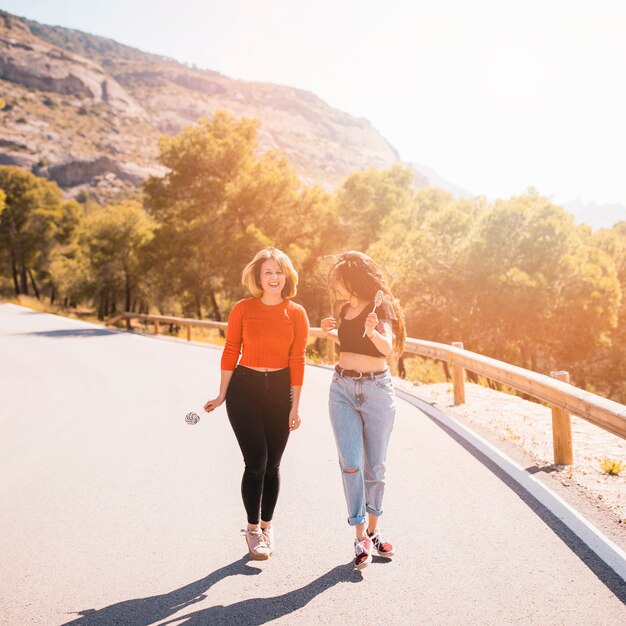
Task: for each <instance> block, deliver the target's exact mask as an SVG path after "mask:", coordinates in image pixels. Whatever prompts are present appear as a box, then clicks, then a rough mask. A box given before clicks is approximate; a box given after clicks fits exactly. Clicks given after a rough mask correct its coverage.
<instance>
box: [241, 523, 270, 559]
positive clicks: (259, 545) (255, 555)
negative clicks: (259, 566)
mask: <svg viewBox="0 0 626 626" xmlns="http://www.w3.org/2000/svg"><path fill="white" fill-rule="evenodd" d="M242 532H243V534H244V536H245V538H246V544H247V545H248V554H249V555H250V558H251V559H252V560H253V561H266V560H267V559H269V558H270V555H271V554H272V553H271V551H270V549H269V548H268V547H267V543H265V537H264V536H263V533H262V532H261V529H260V528H257V529H255V530H244V531H242Z"/></svg>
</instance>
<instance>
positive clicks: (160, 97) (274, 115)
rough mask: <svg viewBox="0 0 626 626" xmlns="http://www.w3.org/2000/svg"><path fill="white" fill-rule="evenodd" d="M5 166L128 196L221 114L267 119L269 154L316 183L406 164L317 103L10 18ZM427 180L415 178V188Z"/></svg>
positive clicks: (4, 49)
mask: <svg viewBox="0 0 626 626" xmlns="http://www.w3.org/2000/svg"><path fill="white" fill-rule="evenodd" d="M0 89H1V94H2V96H1V97H2V98H3V99H4V100H5V101H6V102H7V106H5V107H4V109H2V111H1V113H0V115H1V116H2V124H3V131H4V132H3V135H4V138H3V140H2V141H0V163H5V164H17V165H21V166H22V167H29V168H31V169H32V170H33V171H34V172H35V173H38V174H39V175H44V176H47V177H49V178H52V179H53V180H56V181H57V182H58V183H59V184H60V185H61V186H63V187H64V188H65V189H66V191H67V192H69V193H70V194H73V195H76V194H77V193H78V192H79V191H80V190H81V189H85V188H88V189H89V190H91V191H92V192H94V193H95V194H96V195H98V194H100V195H103V196H110V195H115V193H120V194H121V193H124V192H128V191H129V190H132V188H133V187H136V186H137V185H138V184H139V183H140V181H141V180H143V179H145V178H146V177H147V176H148V175H150V174H158V173H160V172H163V171H164V170H163V168H162V167H161V166H160V164H159V163H158V149H157V140H158V137H159V136H160V135H163V134H166V135H173V134H176V133H177V132H179V131H180V130H181V128H182V127H183V126H185V125H188V124H193V123H195V122H196V121H197V120H198V119H199V118H203V117H205V118H210V117H212V114H213V113H214V111H215V110H216V109H225V110H227V111H228V112H229V113H230V114H231V115H234V116H235V117H242V116H245V117H255V118H259V119H260V120H261V122H262V125H261V127H260V129H259V141H260V145H261V148H262V149H263V150H266V149H268V148H277V149H280V150H283V151H285V152H286V153H287V155H288V157H289V159H290V161H291V162H292V164H293V165H294V167H295V169H296V171H297V173H298V174H299V176H300V177H301V179H302V180H303V182H305V183H307V184H315V183H316V184H321V185H323V186H325V187H328V188H330V187H334V186H336V185H337V184H339V183H340V182H341V181H342V180H343V179H344V178H345V177H346V176H347V175H348V174H349V173H351V172H353V171H356V170H362V169H366V168H368V167H376V168H385V167H390V166H391V165H394V164H396V163H399V162H400V158H399V155H398V153H397V151H396V150H395V148H393V146H391V144H390V143H389V142H388V141H387V140H386V139H385V138H384V137H382V135H381V134H380V133H379V132H378V131H377V130H376V129H375V128H374V127H373V126H372V125H371V123H370V122H369V121H368V120H366V119H364V118H357V117H354V116H351V115H350V114H348V113H345V112H343V111H339V110H337V109H334V108H333V107H331V106H330V105H328V104H327V103H326V102H324V101H323V100H322V99H321V98H320V97H319V96H317V95H316V94H314V93H311V92H308V91H305V90H302V89H297V88H294V87H289V86H283V85H273V84H271V83H261V82H248V81H243V80H238V79H232V78H229V77H227V76H225V75H223V74H220V73H219V72H216V71H213V70H204V69H202V70H201V69H198V68H195V67H190V66H188V65H186V64H183V63H180V62H179V61H176V60H175V59H170V58H169V57H163V56H160V55H155V54H153V53H150V52H143V51H141V50H138V49H136V48H132V47H130V46H127V45H125V44H121V43H118V42H116V41H113V40H111V39H107V38H106V37H101V36H99V35H91V34H88V33H83V32H82V31H78V30H74V29H66V28H63V27H60V26H48V25H45V24H39V23H38V22H35V21H33V20H28V19H25V18H19V17H16V16H14V15H12V14H10V13H7V12H6V11H0ZM427 184H428V181H427V179H426V178H425V177H423V176H421V175H420V174H419V173H418V172H416V186H418V187H421V186H426V185H427Z"/></svg>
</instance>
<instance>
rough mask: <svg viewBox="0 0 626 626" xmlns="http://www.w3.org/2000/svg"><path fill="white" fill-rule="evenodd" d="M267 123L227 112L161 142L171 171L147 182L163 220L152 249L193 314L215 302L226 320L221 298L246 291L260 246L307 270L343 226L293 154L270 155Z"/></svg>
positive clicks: (150, 203)
mask: <svg viewBox="0 0 626 626" xmlns="http://www.w3.org/2000/svg"><path fill="white" fill-rule="evenodd" d="M257 128H258V122H257V121H256V120H250V119H245V118H243V119H240V120H237V119H235V118H233V117H231V116H230V115H228V114H227V113H225V112H223V111H218V112H216V114H215V116H214V118H213V119H212V120H211V121H208V120H200V121H199V123H198V124H197V125H194V126H189V127H186V128H185V129H183V131H182V132H181V133H180V134H179V135H177V136H176V137H171V138H170V137H167V138H163V139H162V140H161V161H162V163H163V164H164V165H165V166H166V167H167V168H168V170H169V172H168V173H167V174H166V175H165V176H164V177H162V178H155V177H153V178H151V179H149V180H148V181H147V182H146V185H145V191H146V197H147V200H146V205H147V208H148V210H149V212H150V214H151V215H152V216H154V218H155V220H156V221H157V222H158V224H159V230H158V232H157V235H156V238H155V240H154V242H153V246H152V253H153V258H154V265H155V266H158V268H159V272H160V284H161V285H167V286H168V290H169V292H170V293H176V294H177V295H178V297H179V298H180V300H181V302H182V305H183V309H184V311H186V312H187V314H189V313H191V312H193V313H194V314H195V315H197V316H198V317H202V316H203V307H206V306H208V307H209V308H210V309H211V310H212V315H213V317H214V318H215V319H218V320H219V319H221V318H222V315H221V310H220V308H221V307H220V303H219V301H218V300H219V298H220V297H221V296H222V295H223V296H224V297H225V298H227V299H233V298H236V297H241V296H242V295H244V292H243V289H242V287H241V285H240V274H241V270H242V267H243V264H244V263H245V262H247V261H248V260H249V259H250V258H251V257H252V255H253V254H254V253H255V252H256V251H257V250H258V249H259V248H260V247H263V246H267V245H276V246H278V247H281V248H282V249H283V250H284V251H285V252H287V254H289V255H290V256H291V257H292V258H293V260H294V262H295V263H296V264H297V265H298V266H299V267H302V263H303V262H304V261H305V260H306V259H308V258H309V257H310V256H311V254H312V253H313V252H314V253H319V251H320V248H321V247H323V246H322V245H321V243H322V242H324V239H322V238H321V235H323V233H329V234H330V233H332V232H336V228H335V229H333V224H332V219H333V215H334V213H333V210H332V204H331V203H330V199H329V197H328V195H327V194H326V193H325V192H323V191H322V190H321V189H317V188H307V187H305V186H304V185H302V183H301V182H300V181H299V179H298V178H297V176H296V175H295V173H294V171H293V170H292V168H291V166H290V165H289V162H288V161H287V159H286V158H285V156H284V155H283V154H281V153H279V152H277V151H267V152H265V153H263V154H260V152H259V148H258V141H257ZM162 295H163V287H161V296H162Z"/></svg>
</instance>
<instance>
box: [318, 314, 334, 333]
mask: <svg viewBox="0 0 626 626" xmlns="http://www.w3.org/2000/svg"><path fill="white" fill-rule="evenodd" d="M320 327H321V329H322V332H323V333H326V334H328V333H329V332H330V331H332V330H334V329H335V328H337V320H336V319H335V318H334V317H325V318H324V319H323V320H322V321H321V324H320Z"/></svg>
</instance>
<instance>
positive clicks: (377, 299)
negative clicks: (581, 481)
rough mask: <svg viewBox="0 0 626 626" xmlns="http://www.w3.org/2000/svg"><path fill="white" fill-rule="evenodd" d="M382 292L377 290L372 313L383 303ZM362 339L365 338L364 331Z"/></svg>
mask: <svg viewBox="0 0 626 626" xmlns="http://www.w3.org/2000/svg"><path fill="white" fill-rule="evenodd" d="M383 295H384V294H383V292H382V290H381V289H379V290H378V291H377V292H376V295H375V296H374V306H373V307H372V311H371V312H372V313H373V312H374V311H375V310H376V309H377V308H378V307H379V306H380V305H381V304H382V303H383ZM363 337H365V331H363Z"/></svg>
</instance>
